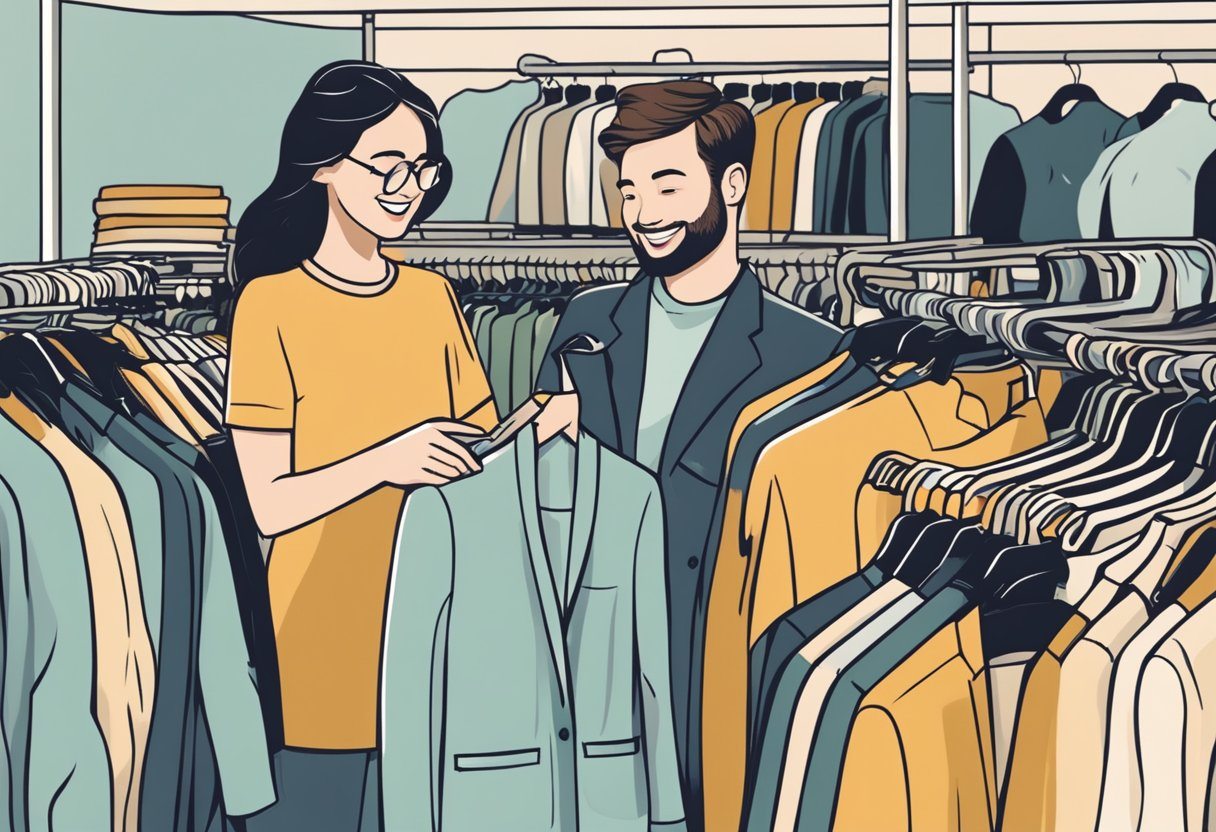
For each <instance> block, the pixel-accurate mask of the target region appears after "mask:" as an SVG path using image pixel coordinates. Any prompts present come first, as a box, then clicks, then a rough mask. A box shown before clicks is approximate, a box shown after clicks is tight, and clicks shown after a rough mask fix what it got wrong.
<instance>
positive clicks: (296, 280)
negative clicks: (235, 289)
mask: <svg viewBox="0 0 1216 832" xmlns="http://www.w3.org/2000/svg"><path fill="white" fill-rule="evenodd" d="M310 281H311V278H310V277H309V276H308V275H306V274H305V273H304V270H303V269H301V268H300V267H299V266H297V267H296V268H294V269H288V270H287V271H284V272H278V273H276V274H264V275H261V276H260V277H255V278H253V280H250V281H249V282H248V283H246V284H245V285H244V286H242V287H241V291H240V294H239V295H238V298H237V299H238V302H239V301H244V300H246V299H249V300H250V302H257V301H258V300H261V301H263V302H274V301H275V300H276V299H280V298H285V297H294V296H295V293H296V292H297V291H298V290H299V287H300V285H301V284H302V283H308V282H310Z"/></svg>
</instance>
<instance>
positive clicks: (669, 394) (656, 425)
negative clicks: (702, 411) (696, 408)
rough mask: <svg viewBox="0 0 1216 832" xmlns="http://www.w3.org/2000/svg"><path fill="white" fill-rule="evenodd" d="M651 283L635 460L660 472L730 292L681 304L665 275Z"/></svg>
mask: <svg viewBox="0 0 1216 832" xmlns="http://www.w3.org/2000/svg"><path fill="white" fill-rule="evenodd" d="M650 283H651V286H652V287H653V288H652V290H651V293H650V321H649V323H648V324H647V330H646V372H645V379H644V381H643V382H642V405H641V408H640V410H639V411H638V448H637V461H638V463H639V464H640V465H643V466H645V467H646V468H648V469H649V470H651V471H657V470H658V467H659V458H660V456H661V455H662V453H663V442H664V441H665V440H666V439H667V425H668V423H669V422H670V421H671V414H672V411H674V410H675V409H676V402H677V401H678V400H679V397H680V392H681V391H682V390H683V389H684V382H685V381H686V380H687V379H688V374H689V373H690V372H691V371H692V367H693V364H694V363H695V362H696V360H697V355H698V354H699V353H700V352H701V347H702V346H704V345H705V339H706V338H707V337H709V331H710V329H711V328H712V327H713V325H714V321H715V320H717V318H718V312H720V311H721V310H722V304H723V303H725V301H726V296H725V295H723V296H722V297H719V298H715V299H714V300H711V301H706V302H705V303H680V302H679V301H678V300H676V299H675V298H673V297H672V296H671V293H670V292H668V291H667V284H666V282H665V281H664V280H662V279H661V278H655V279H653V280H651V281H650Z"/></svg>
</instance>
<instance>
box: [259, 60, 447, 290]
mask: <svg viewBox="0 0 1216 832" xmlns="http://www.w3.org/2000/svg"><path fill="white" fill-rule="evenodd" d="M401 104H405V105H406V106H407V107H409V108H410V109H411V110H413V111H414V112H415V113H417V115H418V118H419V119H421V120H422V127H423V129H424V130H425V132H426V143H427V149H426V153H427V156H428V157H429V158H432V159H441V158H444V157H443V136H441V135H440V133H439V113H438V111H437V110H436V109H435V102H433V101H432V100H431V98H430V96H428V95H427V94H426V93H424V92H423V91H422V90H420V89H418V88H417V87H416V86H414V85H413V84H412V83H410V82H409V81H408V80H406V79H405V78H403V77H402V76H401V75H400V74H398V73H396V72H393V71H392V70H391V69H386V68H385V67H382V66H380V65H379V64H373V63H368V62H366V61H338V62H336V63H332V64H329V65H328V66H325V67H322V68H321V69H319V70H317V73H316V74H315V75H313V76H312V78H311V79H309V81H308V86H306V87H305V88H304V92H303V93H301V94H300V98H299V100H298V101H296V104H295V106H294V107H292V108H291V113H290V114H289V115H288V116H287V123H286V124H284V125H283V139H282V142H281V143H280V145H279V167H278V170H276V171H275V174H274V181H272V182H271V183H270V187H268V188H267V189H266V190H265V191H263V192H262V194H261V196H259V197H258V198H257V199H255V200H254V201H253V202H251V203H250V204H249V207H248V208H246V209H245V213H244V214H242V215H241V221H240V224H239V225H238V226H237V230H236V263H235V268H236V278H237V281H238V283H240V284H242V285H243V284H245V283H247V282H248V281H250V280H252V279H254V278H255V277H261V276H262V275H267V274H278V273H279V272H285V271H288V270H289V269H293V268H295V267H296V266H298V265H299V264H300V263H301V262H302V261H304V260H306V259H307V258H309V257H312V256H313V255H314V254H316V253H317V249H318V248H319V247H320V245H321V237H322V236H323V235H324V233H325V224H326V221H327V218H328V198H327V196H326V188H325V186H324V185H322V184H320V183H318V182H314V181H313V178H312V177H313V174H314V173H316V171H317V169H318V168H323V167H326V166H327V165H332V164H334V163H335V162H337V161H338V160H339V159H341V158H342V157H343V156H345V155H347V154H348V153H350V152H351V150H353V149H354V147H355V144H356V143H357V142H358V141H359V138H360V137H361V136H362V135H363V132H364V131H365V130H367V128H369V127H371V126H372V125H374V124H377V123H379V122H380V121H383V120H384V119H385V118H387V117H388V116H389V114H391V113H392V112H393V111H394V110H395V109H397V107H398V106H400V105H401ZM451 184H452V170H451V165H450V164H445V166H444V171H443V177H442V178H441V179H440V181H439V182H438V183H437V184H436V185H435V187H433V188H431V189H430V190H429V191H427V192H426V197H425V198H424V199H423V201H422V205H420V206H419V207H418V213H417V214H416V215H415V221H417V222H420V221H422V220H424V219H426V218H427V217H428V216H430V215H431V214H432V213H434V211H435V209H436V208H438V207H439V205H440V203H442V202H443V198H444V196H446V195H447V192H448V189H449V188H450V187H451Z"/></svg>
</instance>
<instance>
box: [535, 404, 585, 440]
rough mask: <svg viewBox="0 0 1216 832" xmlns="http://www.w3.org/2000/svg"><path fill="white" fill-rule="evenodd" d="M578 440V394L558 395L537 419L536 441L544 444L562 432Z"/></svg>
mask: <svg viewBox="0 0 1216 832" xmlns="http://www.w3.org/2000/svg"><path fill="white" fill-rule="evenodd" d="M563 431H564V432H565V434H566V435H567V436H569V437H570V440H571V441H576V440H577V439H578V393H558V394H555V395H553V396H552V397H550V398H549V401H548V402H547V403H546V404H545V407H544V409H543V410H541V412H540V413H539V414H538V415H537V417H536V440H537V443H538V444H544V443H545V442H548V441H549V440H550V439H552V438H553V437H554V436H557V434H559V433H561V432H563Z"/></svg>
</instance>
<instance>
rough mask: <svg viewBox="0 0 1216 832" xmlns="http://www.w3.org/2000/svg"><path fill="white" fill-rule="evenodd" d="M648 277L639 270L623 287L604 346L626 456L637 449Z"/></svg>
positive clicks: (646, 322)
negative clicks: (612, 328)
mask: <svg viewBox="0 0 1216 832" xmlns="http://www.w3.org/2000/svg"><path fill="white" fill-rule="evenodd" d="M651 280H653V278H651V277H648V276H646V275H642V274H639V275H638V276H637V277H636V278H634V280H633V282H632V284H631V285H630V286H629V288H628V289H626V290H625V294H624V295H623V296H622V297H621V300H620V302H619V303H618V304H617V306H616V309H614V310H613V311H612V323H613V324H614V325H615V326H616V328H617V331H618V335H617V336H616V338H614V339H613V341H612V342H611V343H610V344H607V345H606V346H605V352H606V353H607V355H608V362H609V368H608V372H609V381H610V383H611V385H612V401H613V403H614V405H615V406H616V423H617V429H618V430H619V431H620V439H621V442H620V447H618V448H617V450H618V451H620V452H621V454H622V455H623V456H626V457H628V458H629V459H633V458H634V456H635V455H636V453H637V443H638V413H639V412H640V411H641V408H642V381H643V379H644V376H645V372H646V330H647V327H648V325H649V319H650V281H651Z"/></svg>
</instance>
